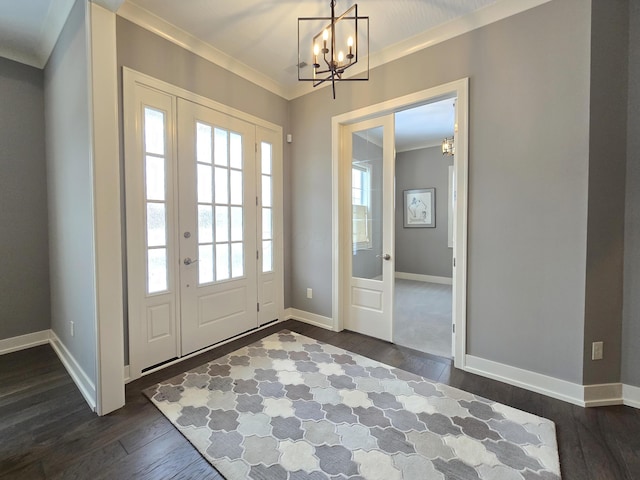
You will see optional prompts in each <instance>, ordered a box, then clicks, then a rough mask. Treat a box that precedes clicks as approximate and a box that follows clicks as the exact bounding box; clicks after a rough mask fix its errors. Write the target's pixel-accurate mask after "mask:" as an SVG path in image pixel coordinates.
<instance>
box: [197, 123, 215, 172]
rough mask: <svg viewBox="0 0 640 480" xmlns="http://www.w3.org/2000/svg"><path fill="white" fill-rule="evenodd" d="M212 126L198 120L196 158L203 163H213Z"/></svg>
mask: <svg viewBox="0 0 640 480" xmlns="http://www.w3.org/2000/svg"><path fill="white" fill-rule="evenodd" d="M211 140H212V138H211V127H210V126H209V125H205V124H204V123H200V122H198V126H197V130H196V149H197V154H196V160H197V161H198V162H202V163H211Z"/></svg>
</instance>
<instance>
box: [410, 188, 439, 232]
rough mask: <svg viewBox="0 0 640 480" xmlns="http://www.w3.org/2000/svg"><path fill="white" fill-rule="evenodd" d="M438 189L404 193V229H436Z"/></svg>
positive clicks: (420, 189)
mask: <svg viewBox="0 0 640 480" xmlns="http://www.w3.org/2000/svg"><path fill="white" fill-rule="evenodd" d="M435 226H436V189H435V188H418V189H415V190H405V191H404V228H435Z"/></svg>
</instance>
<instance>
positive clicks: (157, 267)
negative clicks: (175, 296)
mask: <svg viewBox="0 0 640 480" xmlns="http://www.w3.org/2000/svg"><path fill="white" fill-rule="evenodd" d="M147 278H148V281H147V285H148V290H149V293H158V292H164V291H165V290H167V249H166V248H150V249H149V250H147Z"/></svg>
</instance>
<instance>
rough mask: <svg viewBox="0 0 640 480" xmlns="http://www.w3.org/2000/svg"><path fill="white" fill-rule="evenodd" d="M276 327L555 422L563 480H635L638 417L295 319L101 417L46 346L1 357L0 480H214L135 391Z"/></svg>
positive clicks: (136, 385) (148, 379) (138, 384)
mask: <svg viewBox="0 0 640 480" xmlns="http://www.w3.org/2000/svg"><path fill="white" fill-rule="evenodd" d="M283 328H286V329H290V330H292V331H296V332H298V333H301V334H303V335H307V336H309V337H311V338H315V339H317V340H319V341H323V342H326V343H329V344H332V345H336V346H340V347H342V348H345V349H347V350H350V351H352V352H354V353H358V354H360V355H364V356H366V357H369V358H373V359H375V360H378V361H381V362H384V363H387V364H389V365H391V366H394V367H397V368H402V369H405V370H407V371H410V372H413V373H416V374H418V375H422V376H425V377H427V378H430V379H432V380H437V381H440V382H442V383H446V384H449V385H451V386H454V387H457V388H461V389H463V390H466V391H469V392H471V393H474V394H477V395H481V396H483V397H487V398H490V399H491V400H494V401H499V402H501V403H505V404H508V405H511V406H513V407H515V408H520V409H522V410H524V411H528V412H530V413H533V414H535V415H541V416H544V417H546V418H549V419H551V420H553V421H554V422H555V423H556V429H557V439H558V448H559V452H560V464H561V469H562V475H563V479H564V480H574V479H576V480H583V479H585V480H589V479H598V480H607V479H609V478H612V479H613V478H615V479H622V480H638V479H640V434H639V433H638V432H640V411H639V410H637V409H633V408H630V407H600V408H594V409H582V408H580V407H575V406H574V405H570V404H568V403H565V402H562V401H560V400H555V399H552V398H549V397H545V396H543V395H539V394H536V393H533V392H529V391H527V390H523V389H521V388H517V387H512V386H510V385H506V384H502V383H500V382H496V381H493V380H489V379H486V378H483V377H480V376H477V375H473V374H470V373H467V372H463V371H461V370H458V369H456V368H455V367H454V366H453V365H452V362H451V360H449V359H445V358H442V357H437V356H433V355H428V354H424V353H421V352H418V351H416V350H411V349H408V348H403V347H398V346H396V345H393V344H390V343H388V342H384V341H381V340H377V339H375V338H371V337H366V336H364V335H360V334H357V333H354V332H347V331H344V332H333V331H329V330H326V329H323V328H319V327H315V326H313V325H308V324H304V323H300V322H296V321H293V320H292V321H287V322H283V323H281V324H278V325H273V326H272V327H270V328H268V329H266V330H265V331H263V332H255V333H253V334H251V335H249V336H248V337H246V338H240V339H236V340H234V341H233V342H230V343H229V344H227V345H224V346H220V347H218V348H215V349H213V350H211V351H209V352H205V353H202V354H200V355H198V356H195V357H193V358H191V359H189V360H187V361H185V362H182V363H180V364H177V365H173V366H171V367H168V368H166V369H164V370H161V371H158V372H155V373H153V374H151V375H147V376H144V377H142V378H141V379H139V380H136V381H134V382H131V383H130V384H129V385H127V387H126V405H125V406H124V407H123V408H121V409H120V410H117V411H115V412H113V413H111V414H109V415H106V416H104V417H98V416H96V415H95V414H94V413H93V412H91V411H90V409H89V407H88V406H87V405H86V402H85V401H84V399H83V398H82V396H81V395H80V393H79V392H78V390H77V389H76V387H75V385H74V384H73V383H72V381H71V379H70V377H68V375H67V374H66V372H65V370H64V367H63V366H62V364H61V363H60V362H59V360H58V358H57V356H56V355H55V353H54V352H53V350H52V349H51V347H50V346H48V345H44V346H41V347H35V348H32V349H29V350H24V351H21V352H14V353H11V354H8V355H3V356H0V478H2V479H3V480H4V479H16V480H17V479H20V480H25V479H26V480H31V479H34V480H39V479H45V478H47V479H52V478H55V479H58V480H59V479H68V478H78V479H85V478H86V479H91V480H93V479H109V480H111V479H118V480H120V479H135V480H139V479H151V480H154V479H162V480H168V479H173V480H187V479H189V480H191V479H198V480H200V479H204V480H207V479H211V480H219V479H221V478H222V477H221V476H220V475H219V474H218V473H217V472H216V470H215V469H214V468H213V467H211V466H210V465H209V463H208V462H207V461H206V460H205V459H204V458H203V457H202V456H201V455H200V454H199V453H198V452H197V451H196V449H195V448H194V447H193V446H192V445H191V444H190V443H189V442H188V441H187V440H186V439H185V438H184V437H183V436H182V435H181V434H180V433H179V432H178V431H177V430H176V429H175V428H173V426H172V425H170V423H169V422H168V420H166V419H165V418H164V416H162V414H161V413H160V412H159V411H158V410H157V409H156V408H155V406H153V404H152V403H151V402H149V401H148V399H147V398H146V397H145V396H144V395H143V394H142V390H143V389H145V388H147V387H149V386H151V385H154V384H155V383H157V382H159V381H162V380H166V379H167V378H170V377H172V376H175V375H178V374H180V373H183V372H184V371H186V370H189V369H191V368H195V367H197V366H199V365H201V364H203V363H206V362H208V361H211V360H213V359H216V358H219V357H220V356H222V355H225V354H227V353H230V352H232V351H234V350H236V349H238V348H240V347H242V346H245V345H248V344H250V343H252V342H254V341H255V340H257V339H260V338H263V337H265V336H267V335H270V334H271V333H274V332H277V331H279V330H281V329H283ZM2 379H4V380H6V382H3V381H2ZM2 392H4V396H3V393H2Z"/></svg>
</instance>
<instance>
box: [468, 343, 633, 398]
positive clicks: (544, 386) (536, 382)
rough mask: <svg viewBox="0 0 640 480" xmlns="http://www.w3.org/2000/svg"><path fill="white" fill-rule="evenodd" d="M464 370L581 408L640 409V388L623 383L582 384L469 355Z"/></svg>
mask: <svg viewBox="0 0 640 480" xmlns="http://www.w3.org/2000/svg"><path fill="white" fill-rule="evenodd" d="M465 363H466V365H465V367H464V370H465V371H467V372H470V373H475V374H477V375H481V376H483V377H488V378H492V379H494V380H498V381H500V382H503V383H507V384H509V385H514V386H516V387H520V388H524V389H525V390H530V391H532V392H537V393H540V394H542V395H546V396H548V397H552V398H557V399H558V400H563V401H565V402H569V403H573V404H574V405H579V406H581V407H604V406H609V405H622V404H624V405H628V406H630V407H635V408H640V388H639V387H633V386H630V385H623V384H622V383H605V384H600V385H580V384H577V383H572V382H568V381H566V380H560V379H558V378H554V377H549V376H548V375H542V374H540V373H536V372H531V371H529V370H524V369H521V368H517V367H512V366H510V365H505V364H502V363H498V362H493V361H491V360H485V359H484V358H479V357H474V356H473V355H467V356H466V357H465Z"/></svg>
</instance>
